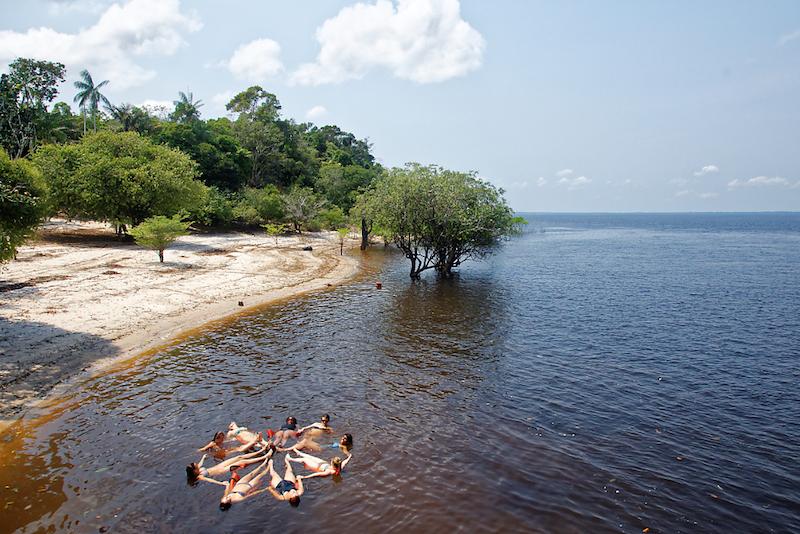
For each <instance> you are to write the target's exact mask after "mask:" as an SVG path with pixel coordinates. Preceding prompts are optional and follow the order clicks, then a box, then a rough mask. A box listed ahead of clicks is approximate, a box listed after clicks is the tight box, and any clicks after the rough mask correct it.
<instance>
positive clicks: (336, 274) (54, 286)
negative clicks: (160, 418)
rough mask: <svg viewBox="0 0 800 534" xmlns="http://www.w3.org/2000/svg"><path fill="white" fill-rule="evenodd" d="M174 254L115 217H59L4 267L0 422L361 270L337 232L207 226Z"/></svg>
mask: <svg viewBox="0 0 800 534" xmlns="http://www.w3.org/2000/svg"><path fill="white" fill-rule="evenodd" d="M304 245H311V246H313V248H314V251H313V252H307V251H303V250H302V247H303V246H304ZM164 259H165V261H164V263H159V261H158V255H157V253H156V252H154V251H150V250H145V249H142V248H140V247H138V246H136V245H134V244H129V243H126V242H119V241H117V240H116V239H115V238H114V236H113V232H112V231H111V230H110V229H109V228H108V227H106V226H105V225H100V224H96V223H95V224H89V223H66V222H64V221H57V222H54V223H49V224H48V225H46V226H45V228H44V229H43V231H42V237H41V239H39V240H37V241H36V242H34V243H32V244H31V245H29V246H25V247H22V248H21V249H20V250H19V253H18V256H17V260H16V261H13V262H11V263H9V264H7V265H5V266H3V267H2V268H1V269H2V270H0V428H2V427H3V426H5V424H7V423H8V422H10V421H12V420H13V419H14V418H16V417H19V416H20V415H21V414H22V413H23V412H24V410H25V409H26V408H28V407H30V406H32V405H33V404H34V403H35V402H36V401H37V400H40V399H41V398H43V397H44V396H46V395H47V393H48V392H49V391H51V390H52V388H53V387H54V386H55V385H56V384H58V383H62V382H64V381H65V380H66V379H69V378H72V377H75V376H76V375H77V374H79V373H81V372H89V373H91V372H96V371H98V370H99V369H100V368H102V367H107V366H108V365H109V364H110V363H117V362H120V361H122V360H124V359H128V358H130V357H132V356H135V355H136V354H139V353H141V352H143V351H145V350H147V349H148V348H152V347H154V346H157V345H160V344H163V343H164V342H166V341H168V340H169V339H170V338H172V337H174V336H175V335H176V334H178V333H179V332H181V331H182V330H186V329H188V328H192V327H196V326H199V325H201V324H203V323H206V322H208V321H211V320H214V319H219V318H221V317H224V316H227V315H230V314H234V313H237V312H241V311H242V310H245V309H247V308H248V307H252V306H256V305H260V304H264V303H266V302H271V301H274V300H277V299H281V298H285V297H288V296H291V295H295V294H299V293H303V292H306V291H310V290H314V289H318V288H322V287H326V286H327V285H333V284H336V283H338V282H341V281H343V280H345V279H347V278H348V277H350V276H352V275H354V274H355V272H356V268H357V261H356V259H355V258H353V257H352V256H348V255H347V254H345V255H344V256H340V255H339V244H338V236H336V235H335V234H334V233H327V234H313V235H305V236H302V237H301V236H292V237H280V238H279V240H278V245H277V246H276V244H275V240H274V239H273V238H270V237H267V236H266V235H264V234H260V235H249V234H242V233H229V234H210V235H201V234H197V235H191V236H185V237H182V238H180V239H179V240H178V241H177V242H176V243H175V244H174V245H173V246H172V247H171V248H169V249H167V250H166V251H165V253H164ZM10 284H25V285H24V286H23V287H17V288H15V289H13V288H12V287H13V286H10ZM240 301H241V302H243V304H244V307H241V306H240V305H239V302H240ZM3 423H5V424H3Z"/></svg>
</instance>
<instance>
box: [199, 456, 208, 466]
mask: <svg viewBox="0 0 800 534" xmlns="http://www.w3.org/2000/svg"><path fill="white" fill-rule="evenodd" d="M206 456H208V455H207V454H204V455H203V457H202V458H200V461H199V462H198V463H197V467H203V462H205V461H206Z"/></svg>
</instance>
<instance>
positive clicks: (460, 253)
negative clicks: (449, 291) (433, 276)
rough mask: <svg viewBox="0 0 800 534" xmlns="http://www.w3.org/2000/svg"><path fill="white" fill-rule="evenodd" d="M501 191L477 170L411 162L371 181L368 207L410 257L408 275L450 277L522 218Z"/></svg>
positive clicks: (479, 256)
mask: <svg viewBox="0 0 800 534" xmlns="http://www.w3.org/2000/svg"><path fill="white" fill-rule="evenodd" d="M502 193H503V192H502V190H499V189H497V188H495V187H494V186H493V185H491V184H490V183H488V182H486V181H484V180H481V179H480V178H478V177H477V175H476V174H475V173H463V172H455V171H449V170H446V169H442V168H440V167H436V166H427V167H425V166H422V165H419V164H409V165H408V166H406V167H405V168H403V169H392V170H390V171H389V172H387V173H386V174H385V175H384V176H383V177H382V178H380V179H379V180H378V181H377V182H376V183H375V187H374V188H373V189H372V190H370V191H369V192H368V193H367V194H366V200H365V201H366V203H367V206H366V212H367V213H368V214H369V219H370V220H372V221H374V224H376V225H377V226H379V227H380V228H381V230H382V231H383V232H384V233H386V234H388V235H387V236H386V237H388V238H389V239H390V240H391V241H392V242H393V243H394V244H395V245H396V246H397V247H398V248H399V249H400V250H401V251H402V252H403V254H405V256H406V257H407V258H408V259H409V260H410V261H411V270H410V276H411V278H413V279H416V278H419V277H420V274H421V273H422V272H423V271H425V270H427V269H435V270H436V271H437V272H438V273H439V274H440V275H441V276H444V277H449V276H451V275H452V273H453V269H454V268H455V267H457V266H459V265H460V264H461V263H462V262H463V261H465V260H467V259H470V258H481V257H483V256H484V255H486V254H487V253H489V252H490V251H491V249H492V245H494V244H495V243H496V242H497V241H498V239H499V238H501V237H502V236H505V235H510V234H512V233H514V232H515V229H516V227H517V225H518V224H519V222H520V221H519V220H518V219H516V218H515V217H514V214H513V212H512V210H511V208H510V207H508V205H507V204H506V202H505V199H504V198H503V194H502Z"/></svg>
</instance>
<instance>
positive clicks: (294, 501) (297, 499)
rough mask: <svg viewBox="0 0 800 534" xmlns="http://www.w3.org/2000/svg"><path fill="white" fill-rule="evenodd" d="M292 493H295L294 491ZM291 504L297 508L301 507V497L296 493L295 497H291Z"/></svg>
mask: <svg viewBox="0 0 800 534" xmlns="http://www.w3.org/2000/svg"><path fill="white" fill-rule="evenodd" d="M292 491H294V490H292ZM289 504H291V505H292V506H294V507H295V508H297V507H298V506H300V496H299V495H297V494H296V493H295V494H294V495H292V496H291V497H289Z"/></svg>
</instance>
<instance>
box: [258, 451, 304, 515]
mask: <svg viewBox="0 0 800 534" xmlns="http://www.w3.org/2000/svg"><path fill="white" fill-rule="evenodd" d="M284 463H285V464H286V474H284V475H283V478H281V476H280V475H279V474H278V473H277V472H276V471H275V466H274V465H273V462H272V460H270V461H269V465H268V467H269V472H270V474H271V475H272V480H271V481H270V485H269V488H267V489H268V490H269V492H270V493H271V494H272V496H273V497H275V498H276V499H278V500H279V501H289V504H291V505H292V506H300V496H301V495H302V494H303V493H305V488H304V487H303V477H295V476H294V471H292V464H290V463H289V456H288V455H287V456H286V457H285V458H284Z"/></svg>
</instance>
